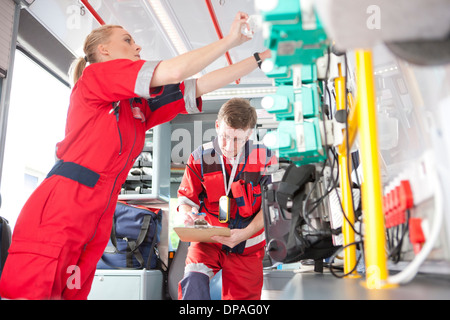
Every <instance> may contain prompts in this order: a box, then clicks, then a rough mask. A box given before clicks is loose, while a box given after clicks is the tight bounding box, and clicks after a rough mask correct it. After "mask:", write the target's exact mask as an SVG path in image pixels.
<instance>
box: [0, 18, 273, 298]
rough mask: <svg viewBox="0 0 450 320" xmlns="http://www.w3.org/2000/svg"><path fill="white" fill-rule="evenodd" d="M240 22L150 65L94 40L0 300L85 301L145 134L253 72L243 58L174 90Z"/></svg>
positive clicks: (130, 43)
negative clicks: (199, 44) (216, 38)
mask: <svg viewBox="0 0 450 320" xmlns="http://www.w3.org/2000/svg"><path fill="white" fill-rule="evenodd" d="M247 18H248V16H247V15H246V14H243V13H239V14H238V15H237V16H236V18H235V20H234V22H233V24H232V27H231V31H230V34H229V35H227V36H226V37H224V38H223V39H221V40H219V41H217V42H216V43H213V44H211V45H208V46H206V47H203V48H199V49H196V50H193V51H191V52H188V53H186V54H184V55H181V56H178V57H175V58H173V59H169V60H166V61H156V62H155V61H144V60H141V59H140V55H139V53H140V50H141V48H140V47H139V46H138V45H137V44H136V43H135V42H134V40H133V38H132V37H131V35H130V34H129V33H128V32H127V31H126V30H124V29H123V28H122V27H120V26H109V25H107V26H102V27H100V28H98V29H95V30H93V31H92V33H91V34H90V35H89V36H88V37H87V38H86V42H85V46H84V52H85V54H86V56H85V57H84V58H80V59H78V60H77V61H76V66H75V69H74V70H75V72H74V73H75V75H76V76H75V85H74V87H73V90H72V94H71V97H70V106H69V111H68V116H67V124H66V132H65V138H64V140H63V141H61V142H60V143H58V145H57V152H56V155H57V157H58V159H60V160H59V161H58V163H57V164H56V165H55V166H54V168H53V169H52V170H51V171H50V173H49V174H48V176H47V178H46V179H45V180H44V181H43V182H42V183H41V184H40V185H39V186H38V188H37V189H36V190H35V191H34V192H33V194H32V195H31V196H30V198H29V199H28V201H27V202H26V204H25V206H24V207H23V209H22V211H21V213H20V215H19V218H18V220H17V222H16V226H15V229H14V233H13V237H12V243H11V247H10V250H9V255H8V259H7V261H6V264H5V267H4V269H3V273H2V277H1V279H0V296H1V297H2V298H8V299H18V298H22V299H86V298H87V296H88V294H89V291H90V288H91V284H92V280H93V277H94V273H95V269H96V265H97V262H98V260H99V259H100V257H101V255H102V253H103V251H104V249H105V247H106V245H107V242H108V239H109V236H110V232H111V226H112V217H113V213H114V210H115V206H116V202H117V198H118V195H119V192H120V189H121V186H122V184H123V183H124V182H125V180H126V177H127V175H128V172H129V170H130V168H131V166H132V165H133V163H134V161H135V159H136V158H137V157H138V155H139V154H140V152H141V150H142V147H143V145H144V139H145V132H146V130H148V129H149V128H151V127H153V126H155V125H158V124H160V123H163V122H166V121H170V120H171V119H173V118H174V117H175V116H176V115H177V114H179V113H188V112H189V113H192V112H199V111H201V100H200V99H197V98H199V97H200V96H201V94H203V93H206V92H209V91H211V90H215V89H217V88H220V87H221V86H223V85H225V84H227V83H229V82H232V81H234V80H236V79H238V78H240V77H242V76H244V75H245V74H247V73H249V72H250V71H252V70H254V69H255V68H256V66H257V61H255V59H254V57H250V58H247V59H245V60H243V61H241V62H239V63H237V64H234V65H232V66H229V67H226V68H223V69H219V70H216V71H214V72H211V73H209V74H206V75H204V76H203V77H201V78H199V79H198V80H186V81H184V82H180V81H182V80H183V79H186V78H189V77H190V76H192V75H194V74H196V73H197V72H199V71H201V70H202V69H203V68H204V67H205V66H207V65H208V64H210V63H211V62H212V61H214V60H215V59H217V57H219V56H220V55H222V54H224V52H225V51H227V50H228V49H230V48H231V47H234V46H236V45H239V44H241V43H243V42H244V41H246V39H242V34H241V32H240V28H241V26H242V25H243V24H245V21H246V19H247ZM269 54H270V53H269ZM87 62H89V65H88V66H86V63H87Z"/></svg>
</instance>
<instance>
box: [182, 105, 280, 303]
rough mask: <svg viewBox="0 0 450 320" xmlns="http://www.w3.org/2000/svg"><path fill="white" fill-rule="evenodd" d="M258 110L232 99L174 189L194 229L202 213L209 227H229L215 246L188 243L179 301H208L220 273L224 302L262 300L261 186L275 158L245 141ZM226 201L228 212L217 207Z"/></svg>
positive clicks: (221, 112) (186, 218)
mask: <svg viewBox="0 0 450 320" xmlns="http://www.w3.org/2000/svg"><path fill="white" fill-rule="evenodd" d="M256 119H257V117H256V111H255V109H254V108H253V107H252V106H251V105H250V104H249V102H248V101H247V100H245V99H238V98H235V99H231V100H229V101H228V102H226V103H225V104H224V105H223V106H222V108H221V109H220V111H219V114H218V119H217V120H216V130H217V133H218V137H217V138H216V139H214V140H213V141H212V142H209V143H206V144H204V145H202V146H200V147H199V148H198V149H197V150H195V151H194V152H193V153H192V154H191V155H190V157H189V160H188V163H187V169H186V171H185V174H184V176H183V179H182V181H181V184H180V187H179V189H178V201H179V208H178V209H179V211H180V212H181V213H182V214H184V215H185V224H186V225H192V224H193V223H194V221H195V220H196V219H198V218H199V215H198V214H197V213H198V212H201V213H205V214H206V216H205V219H206V221H207V222H208V223H209V224H210V225H213V226H221V227H229V228H230V229H231V236H230V237H220V236H214V237H212V239H213V240H214V241H216V242H217V243H200V242H193V243H191V245H190V247H189V250H188V255H187V258H186V267H185V272H184V278H183V279H182V280H181V281H180V284H179V298H180V299H210V293H209V290H210V289H209V280H210V279H211V278H212V277H213V276H214V275H215V274H216V273H217V272H218V271H219V270H222V299H233V300H243V299H252V300H255V299H260V297H261V290H262V284H263V272H262V267H263V266H262V259H263V257H264V246H265V236H264V221H263V213H262V211H261V185H262V184H264V180H265V179H267V178H269V176H265V175H266V174H267V173H268V171H267V170H268V167H269V166H270V165H275V164H276V163H277V160H276V157H275V156H274V155H272V153H271V152H270V150H268V149H266V148H265V147H264V146H263V145H258V144H254V143H253V142H252V141H251V140H249V137H250V135H251V133H252V130H253V128H254V127H255V125H256ZM222 201H229V204H230V205H229V209H228V217H227V209H226V208H224V207H223V205H221V203H222Z"/></svg>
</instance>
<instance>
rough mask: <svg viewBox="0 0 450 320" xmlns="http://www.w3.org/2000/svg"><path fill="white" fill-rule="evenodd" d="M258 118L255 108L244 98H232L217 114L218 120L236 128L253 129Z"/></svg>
mask: <svg viewBox="0 0 450 320" xmlns="http://www.w3.org/2000/svg"><path fill="white" fill-rule="evenodd" d="M257 119H258V117H257V115H256V110H255V108H254V107H252V106H251V105H250V102H249V101H248V100H246V99H242V98H232V99H230V100H228V101H227V102H225V103H224V104H223V105H222V107H221V108H220V110H219V113H218V115H217V120H219V121H221V120H223V121H224V122H225V123H226V124H227V125H228V126H230V127H232V128H234V129H245V130H246V129H253V128H254V127H255V126H256V121H257Z"/></svg>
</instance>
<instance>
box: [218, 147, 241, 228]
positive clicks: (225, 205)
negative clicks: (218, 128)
mask: <svg viewBox="0 0 450 320" xmlns="http://www.w3.org/2000/svg"><path fill="white" fill-rule="evenodd" d="M241 152H242V150H241ZM241 152H239V154H238V155H237V157H236V161H235V162H234V163H233V168H232V169H231V174H230V180H229V181H228V187H227V179H226V178H227V174H226V172H225V163H224V161H223V158H222V157H220V161H221V164H222V173H223V184H224V187H225V192H226V193H225V195H224V196H221V197H220V199H219V222H220V223H226V222H228V220H229V219H230V197H228V194H229V193H230V189H231V184H232V183H233V180H234V177H235V175H236V170H237V167H238V166H239V159H240V158H241Z"/></svg>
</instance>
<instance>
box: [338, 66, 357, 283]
mask: <svg viewBox="0 0 450 320" xmlns="http://www.w3.org/2000/svg"><path fill="white" fill-rule="evenodd" d="M338 71H339V77H337V78H336V79H335V80H334V87H335V92H336V109H337V110H345V112H347V106H346V103H345V94H346V92H345V78H344V77H343V76H342V73H341V65H340V64H339V65H338ZM346 121H347V117H346ZM343 131H344V134H346V133H345V130H343ZM344 141H345V139H344ZM338 158H339V179H340V185H341V194H342V200H341V201H342V208H343V209H344V212H343V214H344V215H345V216H346V217H347V219H345V218H343V219H342V234H343V240H344V241H343V245H344V247H346V246H347V247H346V248H345V249H344V274H346V275H347V277H352V278H355V277H359V276H358V273H357V272H356V246H355V245H350V244H351V243H353V242H355V232H354V230H353V228H352V226H351V225H350V223H351V224H352V225H353V224H354V223H355V214H354V211H353V197H352V193H351V192H352V188H351V185H350V182H349V172H351V171H352V169H351V163H350V161H347V149H346V148H345V149H344V151H343V152H341V153H339V155H338ZM352 269H353V271H352Z"/></svg>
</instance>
